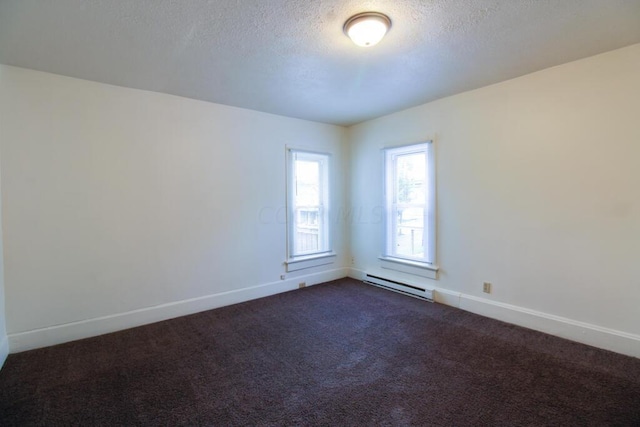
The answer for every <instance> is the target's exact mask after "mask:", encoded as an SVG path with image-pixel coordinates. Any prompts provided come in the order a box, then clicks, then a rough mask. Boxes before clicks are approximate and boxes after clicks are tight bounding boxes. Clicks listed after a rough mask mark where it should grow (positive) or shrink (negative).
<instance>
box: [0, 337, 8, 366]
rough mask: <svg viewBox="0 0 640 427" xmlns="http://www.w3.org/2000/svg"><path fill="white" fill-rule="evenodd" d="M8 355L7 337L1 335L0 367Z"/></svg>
mask: <svg viewBox="0 0 640 427" xmlns="http://www.w3.org/2000/svg"><path fill="white" fill-rule="evenodd" d="M8 355H9V338H8V337H7V336H6V335H5V336H4V337H2V341H0V369H2V366H4V362H5V361H6V360H7V356H8Z"/></svg>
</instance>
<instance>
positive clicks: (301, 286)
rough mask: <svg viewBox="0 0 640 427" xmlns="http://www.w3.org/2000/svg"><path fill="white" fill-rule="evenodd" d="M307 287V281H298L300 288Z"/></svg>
mask: <svg viewBox="0 0 640 427" xmlns="http://www.w3.org/2000/svg"><path fill="white" fill-rule="evenodd" d="M306 287H307V282H300V283H298V289H302V288H306Z"/></svg>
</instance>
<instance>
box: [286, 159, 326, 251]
mask: <svg viewBox="0 0 640 427" xmlns="http://www.w3.org/2000/svg"><path fill="white" fill-rule="evenodd" d="M329 159H330V156H329V154H325V153H316V152H311V151H304V150H296V149H288V158H287V162H288V168H287V171H288V175H287V180H288V181H289V182H288V193H289V195H288V197H287V203H288V208H287V233H288V238H287V256H288V258H289V259H294V258H296V257H306V256H309V255H316V254H324V253H327V252H330V251H331V247H330V241H329V221H328V213H329V206H328V204H329ZM298 161H303V162H312V163H317V164H318V176H317V183H314V184H317V191H318V201H319V203H318V204H315V203H311V204H310V203H308V200H307V202H306V203H305V202H304V200H300V198H301V197H300V196H301V195H300V194H299V192H300V188H301V185H299V179H298V176H297V173H296V171H297V169H296V162H298ZM302 211H307V212H308V214H307V218H311V215H310V213H311V212H314V211H315V212H317V216H316V222H315V224H313V225H311V224H302V223H301V221H300V217H301V215H299V213H300V212H302ZM307 222H308V220H307ZM314 230H317V232H314Z"/></svg>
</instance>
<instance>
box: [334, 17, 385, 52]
mask: <svg viewBox="0 0 640 427" xmlns="http://www.w3.org/2000/svg"><path fill="white" fill-rule="evenodd" d="M389 28H391V19H389V17H388V16H387V15H383V14H382V13H378V12H364V13H359V14H357V15H353V16H352V17H351V18H349V19H347V22H345V23H344V28H343V31H344V33H345V34H346V35H347V36H349V38H350V39H351V40H353V42H354V43H355V44H357V45H358V46H362V47H371V46H374V45H376V44H378V42H379V41H380V40H382V38H383V37H384V35H385V34H387V31H389Z"/></svg>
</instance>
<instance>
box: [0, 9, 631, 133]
mask: <svg viewBox="0 0 640 427" xmlns="http://www.w3.org/2000/svg"><path fill="white" fill-rule="evenodd" d="M368 10H375V11H379V12H383V13H385V14H387V15H388V16H389V17H390V18H391V20H392V21H393V27H392V28H391V31H390V32H389V33H388V35H387V37H386V38H385V39H384V40H383V41H382V42H381V43H380V44H379V45H378V46H376V47H373V48H369V49H364V48H359V47H357V46H355V45H354V44H353V43H351V41H350V40H349V39H348V38H347V37H345V36H344V34H343V33H342V25H343V23H344V21H345V20H346V19H347V18H348V17H349V16H351V15H353V14H355V13H358V12H363V11H368ZM638 42H640V0H393V1H391V0H389V1H384V0H378V1H374V0H368V1H367V0H363V1H356V0H313V1H311V0H211V1H205V0H108V1H107V0H104V1H100V0H55V1H45V0H39V1H36V0H0V63H3V64H8V65H15V66H19V67H25V68H32V69H35V70H42V71H48V72H51V73H57V74H62V75H66V76H72V77H79V78H82V79H87V80H94V81H98V82H104V83H110V84H114V85H120V86H126V87H132V88H138V89H146V90H151V91H156V92H164V93H170V94H174V95H180V96H185V97H189V98H195V99H202V100H206V101H211V102H216V103H221V104H227V105H233V106H238V107H244V108H250V109H253V110H259V111H265V112H269V113H274V114H280V115H284V116H290V117H299V118H303V119H308V120H314V121H319V122H326V123H334V124H340V125H349V124H353V123H358V122H360V121H363V120H367V119H371V118H374V117H378V116H381V115H384V114H388V113H391V112H394V111H398V110H401V109H404V108H408V107H411V106H415V105H418V104H422V103H425V102H428V101H431V100H434V99H437V98H441V97H443V96H447V95H451V94H454V93H459V92H462V91H465V90H469V89H474V88H478V87H481V86H485V85H487V84H491V83H495V82H498V81H502V80H506V79H509V78H513V77H517V76H520V75H523V74H527V73H530V72H533V71H536V70H540V69H543V68H547V67H550V66H553V65H558V64H562V63H565V62H569V61H572V60H575V59H579V58H583V57H587V56H591V55H594V54H597V53H600V52H605V51H608V50H612V49H615V48H619V47H623V46H627V45H630V44H634V43H638Z"/></svg>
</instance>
